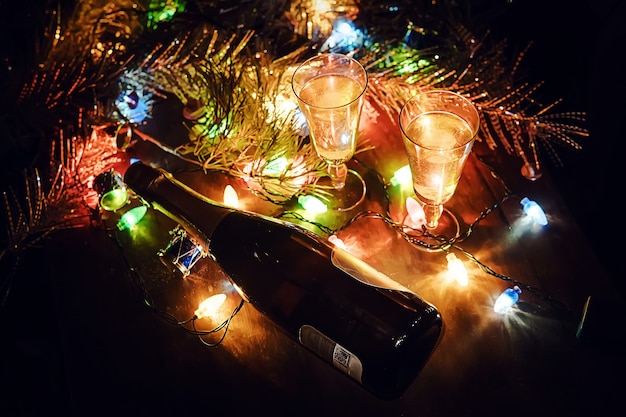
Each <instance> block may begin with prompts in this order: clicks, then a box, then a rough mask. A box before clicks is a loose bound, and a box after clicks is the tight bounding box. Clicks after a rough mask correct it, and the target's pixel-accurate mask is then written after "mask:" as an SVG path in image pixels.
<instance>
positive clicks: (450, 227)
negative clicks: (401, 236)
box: [402, 207, 461, 252]
mask: <svg viewBox="0 0 626 417" xmlns="http://www.w3.org/2000/svg"><path fill="white" fill-rule="evenodd" d="M402 224H404V225H405V226H406V227H405V228H404V232H405V233H406V234H407V235H409V236H411V237H412V238H413V239H415V241H416V242H412V243H413V245H415V246H417V247H418V248H420V249H423V250H425V251H428V252H439V251H442V250H444V249H448V242H449V241H450V240H452V239H454V238H457V237H459V235H460V233H461V226H460V224H459V220H458V219H457V218H456V216H455V215H454V213H452V212H451V211H450V210H448V209H447V208H445V207H444V208H443V211H442V212H441V217H440V218H439V224H438V225H437V227H436V228H435V229H426V228H422V226H421V225H415V224H412V220H411V218H410V217H409V216H408V215H407V216H406V217H405V218H404V221H403V223H402ZM424 230H425V231H424Z"/></svg>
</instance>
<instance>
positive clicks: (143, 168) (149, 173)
mask: <svg viewBox="0 0 626 417" xmlns="http://www.w3.org/2000/svg"><path fill="white" fill-rule="evenodd" d="M124 182H125V183H126V185H127V186H128V187H129V188H130V189H132V190H133V191H134V192H135V193H136V194H137V195H138V196H139V197H140V198H141V199H142V200H143V201H144V202H145V203H147V204H149V205H150V206H151V207H152V208H154V209H155V210H157V211H160V212H161V213H163V214H165V215H166V216H167V217H169V218H170V219H172V220H173V221H175V222H176V223H178V224H180V225H181V226H182V227H183V228H184V229H185V230H186V231H187V233H189V234H190V235H191V236H192V237H193V238H195V239H196V240H197V241H198V243H200V244H201V245H203V246H204V247H205V249H207V250H208V249H209V247H210V243H211V235H212V234H213V231H214V230H215V228H216V227H217V225H218V224H219V223H220V222H221V221H222V219H223V218H224V217H225V216H226V215H228V214H229V213H231V212H232V211H233V209H230V208H227V207H223V206H220V205H219V204H218V203H217V202H215V201H212V200H210V199H208V198H207V197H206V196H204V195H203V194H200V193H198V192H197V191H195V190H194V189H192V188H191V187H189V186H188V185H186V184H184V183H182V182H180V181H179V180H177V179H176V178H174V176H173V175H172V174H170V173H169V172H166V171H163V170H160V169H155V168H152V167H150V166H148V165H145V164H143V163H140V162H137V163H134V164H132V165H130V166H129V167H128V168H127V170H126V173H125V175H124Z"/></svg>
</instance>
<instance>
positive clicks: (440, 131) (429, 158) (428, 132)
mask: <svg viewBox="0 0 626 417" xmlns="http://www.w3.org/2000/svg"><path fill="white" fill-rule="evenodd" d="M479 120H480V119H479V114H478V110H476V107H475V106H474V105H473V103H472V102H471V101H470V100H469V99H467V98H465V97H463V96H461V95H459V94H457V93H454V92H451V91H445V90H430V91H426V92H423V93H419V94H417V95H416V96H414V97H412V98H411V99H410V100H409V101H407V102H406V103H405V105H404V106H403V107H402V110H401V111H400V119H399V122H400V129H401V130H402V137H403V139H404V144H405V147H406V152H407V156H408V159H409V165H410V167H411V174H412V176H413V189H414V191H415V194H416V196H417V198H418V199H419V201H420V202H421V203H422V204H423V209H424V215H425V217H426V229H427V230H428V231H429V232H431V233H432V234H434V235H442V236H445V237H448V238H453V237H456V236H458V234H459V222H458V220H457V219H456V217H455V216H454V214H452V213H451V212H450V211H448V210H447V209H444V207H443V205H444V204H445V203H447V202H448V201H449V200H450V199H451V198H452V195H453V194H454V192H455V190H456V186H457V184H458V182H459V179H460V177H461V173H462V171H463V167H464V165H465V161H466V160H467V157H468V155H469V153H470V151H471V149H472V145H473V143H474V139H475V138H476V134H477V133H478V129H479Z"/></svg>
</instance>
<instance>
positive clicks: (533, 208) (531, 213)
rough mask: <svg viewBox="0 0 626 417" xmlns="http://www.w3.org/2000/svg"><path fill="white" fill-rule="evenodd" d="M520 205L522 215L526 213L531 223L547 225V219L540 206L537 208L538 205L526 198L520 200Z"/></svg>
mask: <svg viewBox="0 0 626 417" xmlns="http://www.w3.org/2000/svg"><path fill="white" fill-rule="evenodd" d="M520 204H521V205H522V207H523V209H524V213H526V215H527V216H528V217H530V218H531V219H532V221H534V222H535V223H538V224H540V225H542V226H545V225H547V224H548V218H547V217H546V214H545V213H544V212H543V209H542V208H541V206H539V204H537V203H536V202H534V201H532V200H529V199H528V197H524V198H522V201H520Z"/></svg>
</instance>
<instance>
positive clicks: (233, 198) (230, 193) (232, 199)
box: [224, 184, 239, 208]
mask: <svg viewBox="0 0 626 417" xmlns="http://www.w3.org/2000/svg"><path fill="white" fill-rule="evenodd" d="M224 204H225V205H227V206H228V207H233V208H238V207H239V196H238V195H237V191H235V189H234V188H233V186H232V185H230V184H228V185H226V187H225V188H224Z"/></svg>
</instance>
